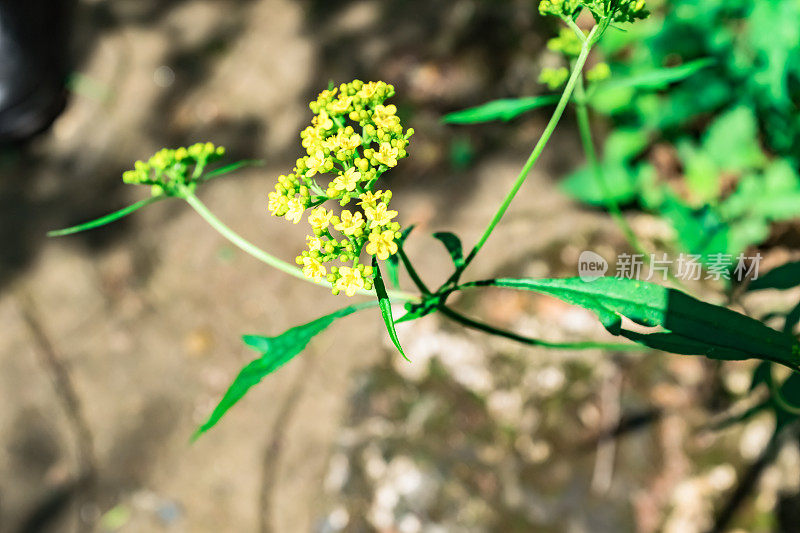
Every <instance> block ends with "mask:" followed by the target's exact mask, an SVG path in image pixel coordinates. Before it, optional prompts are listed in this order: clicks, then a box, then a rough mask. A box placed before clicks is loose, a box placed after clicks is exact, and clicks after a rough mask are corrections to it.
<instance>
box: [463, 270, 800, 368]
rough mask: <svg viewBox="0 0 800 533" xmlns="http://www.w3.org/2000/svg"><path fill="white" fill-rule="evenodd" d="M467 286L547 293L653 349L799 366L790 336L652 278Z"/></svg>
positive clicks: (517, 281) (799, 347)
mask: <svg viewBox="0 0 800 533" xmlns="http://www.w3.org/2000/svg"><path fill="white" fill-rule="evenodd" d="M471 285H476V286H484V285H493V286H499V287H510V288H515V289H524V290H531V291H536V292H540V293H544V294H550V295H552V296H555V297H556V298H559V299H561V300H563V301H565V302H567V303H570V304H574V305H579V306H581V307H584V308H585V309H589V310H590V311H593V312H595V313H596V314H597V315H598V317H599V318H600V321H601V322H602V323H603V325H604V326H605V327H606V328H607V329H608V330H609V331H610V332H611V333H613V334H615V335H621V336H623V337H626V338H628V339H630V340H633V341H636V342H639V343H641V344H644V345H646V346H650V347H652V348H656V349H660V350H665V351H669V352H673V353H679V354H686V355H705V356H707V357H711V358H714V359H729V360H731V359H732V360H738V359H750V358H757V359H764V360H769V361H774V362H776V363H780V364H784V365H786V366H788V367H790V368H793V369H798V368H800V344H798V341H797V340H796V339H795V338H794V337H793V336H791V335H787V334H785V333H782V332H779V331H776V330H774V329H772V328H770V327H767V326H766V325H764V324H762V323H761V322H759V321H758V320H755V319H753V318H750V317H747V316H745V315H742V314H740V313H737V312H735V311H731V310H730V309H726V308H724V307H720V306H717V305H713V304H710V303H706V302H702V301H700V300H697V299H695V298H693V297H691V296H689V295H687V294H685V293H683V292H680V291H677V290H674V289H668V288H666V287H662V286H660V285H656V284H654V283H648V282H644V281H637V280H631V279H617V278H610V277H604V278H599V279H597V280H595V281H592V282H585V281H583V280H581V279H580V278H568V279H540V280H536V279H495V280H488V281H485V282H475V283H473V284H471ZM623 317H626V318H628V319H630V320H632V321H633V322H635V323H637V324H640V325H644V326H650V327H656V326H659V327H662V328H664V330H665V331H661V332H657V333H640V332H637V331H633V330H630V329H624V328H623V325H622V318H623Z"/></svg>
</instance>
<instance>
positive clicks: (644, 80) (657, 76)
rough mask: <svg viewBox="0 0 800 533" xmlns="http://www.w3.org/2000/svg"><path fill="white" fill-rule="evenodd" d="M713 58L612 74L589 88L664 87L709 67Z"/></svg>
mask: <svg viewBox="0 0 800 533" xmlns="http://www.w3.org/2000/svg"><path fill="white" fill-rule="evenodd" d="M714 63H715V61H714V59H711V58H705V59H696V60H694V61H690V62H688V63H685V64H683V65H679V66H677V67H664V68H657V69H653V70H649V71H646V72H641V73H637V74H633V75H631V76H614V77H612V78H610V79H609V80H608V81H604V82H600V83H598V84H597V86H595V87H593V88H591V89H590V91H592V92H593V93H594V94H597V93H602V92H603V91H608V90H619V89H629V88H630V89H648V90H659V89H666V88H667V87H668V86H669V85H671V84H673V83H677V82H679V81H683V80H685V79H686V78H688V77H690V76H692V75H694V74H695V73H696V72H698V71H700V70H703V69H705V68H708V67H710V66H711V65H713V64H714Z"/></svg>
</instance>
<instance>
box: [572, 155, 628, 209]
mask: <svg viewBox="0 0 800 533" xmlns="http://www.w3.org/2000/svg"><path fill="white" fill-rule="evenodd" d="M601 168H602V172H603V179H604V180H605V183H606V187H607V188H608V192H609V193H610V194H609V196H610V197H611V198H606V197H605V195H604V194H603V192H604V191H603V188H602V187H601V186H600V183H598V181H597V177H596V176H595V174H594V170H593V169H592V168H591V167H589V166H584V167H582V168H580V169H578V170H576V171H575V172H573V173H572V174H570V175H569V176H568V177H567V178H566V179H564V181H562V182H561V185H560V186H561V189H562V190H563V191H564V192H566V193H567V194H569V195H570V196H572V197H573V198H575V199H577V200H580V201H581V202H584V203H587V204H590V205H596V206H605V205H606V204H607V203H608V201H609V200H613V201H614V202H615V203H616V204H622V205H624V204H627V203H628V202H630V201H632V200H634V199H635V198H636V194H637V192H638V190H639V187H638V181H639V177H640V176H641V169H639V172H637V171H636V170H635V169H632V168H631V167H629V166H627V165H625V164H620V163H611V164H605V163H604V164H603V165H602V167H601Z"/></svg>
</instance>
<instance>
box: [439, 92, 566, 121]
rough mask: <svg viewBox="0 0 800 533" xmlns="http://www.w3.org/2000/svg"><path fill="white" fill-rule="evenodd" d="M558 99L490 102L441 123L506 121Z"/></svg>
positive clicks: (542, 97)
mask: <svg viewBox="0 0 800 533" xmlns="http://www.w3.org/2000/svg"><path fill="white" fill-rule="evenodd" d="M558 99H559V97H558V96H554V95H548V96H529V97H526V98H505V99H502V100H492V101H491V102H486V103H485V104H482V105H479V106H476V107H470V108H468V109H462V110H461V111H454V112H453V113H448V114H447V115H445V116H444V118H443V119H442V122H444V123H445V124H477V123H480V122H490V121H492V120H504V121H508V120H511V119H513V118H515V117H518V116H519V115H521V114H523V113H525V112H526V111H530V110H532V109H537V108H539V107H544V106H548V105H553V104H555V103H556V102H558Z"/></svg>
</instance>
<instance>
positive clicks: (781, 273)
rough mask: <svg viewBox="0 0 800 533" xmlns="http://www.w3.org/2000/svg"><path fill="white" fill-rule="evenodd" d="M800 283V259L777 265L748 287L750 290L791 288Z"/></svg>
mask: <svg viewBox="0 0 800 533" xmlns="http://www.w3.org/2000/svg"><path fill="white" fill-rule="evenodd" d="M798 285H800V261H795V262H792V263H786V264H783V265H781V266H778V267H775V268H773V269H772V270H770V271H769V272H767V273H766V274H764V275H763V276H759V277H758V278H757V279H754V280H753V281H752V282H751V283H750V285H749V286H748V287H747V290H749V291H758V290H762V289H781V290H783V289H791V288H793V287H797V286H798Z"/></svg>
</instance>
